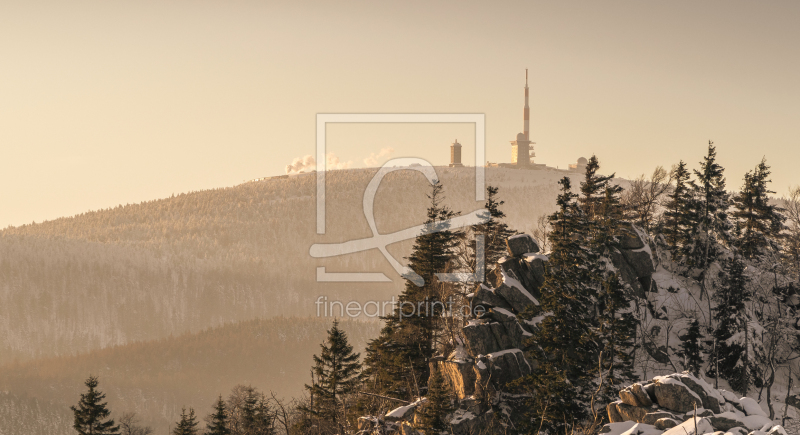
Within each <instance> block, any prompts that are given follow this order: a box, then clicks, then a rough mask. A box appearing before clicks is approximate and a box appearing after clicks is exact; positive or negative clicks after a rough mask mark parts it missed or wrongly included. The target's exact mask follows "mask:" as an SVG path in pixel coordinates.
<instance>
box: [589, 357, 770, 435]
mask: <svg viewBox="0 0 800 435" xmlns="http://www.w3.org/2000/svg"><path fill="white" fill-rule="evenodd" d="M619 395H620V398H621V399H622V400H618V401H616V402H613V403H611V404H609V405H608V407H607V412H608V418H609V420H610V421H611V423H610V424H608V425H606V426H605V427H604V428H603V430H601V433H613V434H620V435H621V434H623V433H626V432H627V431H629V430H634V428H639V429H635V430H643V429H642V428H646V429H647V430H648V431H656V432H654V433H658V434H660V435H706V434H713V435H767V434H769V435H783V434H784V433H785V431H784V429H783V428H782V427H781V426H775V425H774V422H773V421H772V420H770V419H769V417H767V414H766V413H765V412H764V410H763V409H761V406H759V404H758V402H756V401H755V400H754V399H752V398H749V397H742V398H738V397H737V396H736V395H735V394H733V393H730V392H728V391H724V390H717V389H715V388H713V387H711V386H710V385H709V384H708V383H707V382H706V381H705V380H703V379H701V378H698V377H696V376H694V375H692V374H691V373H689V372H683V373H674V374H671V375H667V376H656V377H655V378H653V382H652V383H648V384H645V385H643V384H641V383H636V384H633V385H630V386H628V387H625V388H623V389H622V390H621V391H620V392H619ZM648 401H649V405H648ZM695 425H696V427H697V430H696V431H695ZM631 433H632V434H635V433H644V432H631ZM648 433H650V432H648Z"/></svg>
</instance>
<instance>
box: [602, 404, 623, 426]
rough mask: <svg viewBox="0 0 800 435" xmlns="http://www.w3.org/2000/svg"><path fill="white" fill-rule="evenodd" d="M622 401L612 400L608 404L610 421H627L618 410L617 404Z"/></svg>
mask: <svg viewBox="0 0 800 435" xmlns="http://www.w3.org/2000/svg"><path fill="white" fill-rule="evenodd" d="M620 403H622V402H621V401H616V402H611V403H609V404H608V406H606V411H607V412H608V421H610V422H611V423H620V422H623V421H625V419H624V418H622V415H620V413H619V411H617V405H618V404H620Z"/></svg>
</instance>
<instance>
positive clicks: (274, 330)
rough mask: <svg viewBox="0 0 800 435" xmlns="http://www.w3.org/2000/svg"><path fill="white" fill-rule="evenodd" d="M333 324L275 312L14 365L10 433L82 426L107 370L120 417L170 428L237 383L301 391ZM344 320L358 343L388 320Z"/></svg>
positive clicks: (1, 377) (7, 399) (2, 392)
mask: <svg viewBox="0 0 800 435" xmlns="http://www.w3.org/2000/svg"><path fill="white" fill-rule="evenodd" d="M331 322H332V320H331V319H329V318H328V319H326V318H297V317H294V318H283V317H275V318H272V319H267V320H253V321H247V322H241V323H236V324H230V325H225V326H221V327H217V328H213V329H208V330H204V331H202V332H200V333H196V334H186V335H182V336H179V337H169V338H165V339H161V340H157V341H152V342H145V343H139V342H137V343H130V344H127V345H122V346H115V347H112V348H108V349H102V350H97V351H94V352H90V353H87V354H82V355H79V356H71V357H60V358H52V359H46V360H40V361H35V362H27V363H23V364H18V365H11V366H6V367H4V368H3V369H2V370H0V434H3V435H12V434H13V435H22V434H25V435H39V434H41V435H45V434H47V435H60V434H65V435H66V434H71V433H74V431H73V430H72V413H71V411H70V410H69V406H71V405H74V404H75V403H77V401H78V399H79V397H80V394H81V393H83V392H85V391H84V390H85V387H84V386H83V381H84V380H85V379H86V378H87V377H88V376H89V375H90V374H92V375H96V376H99V379H100V384H101V389H102V391H103V392H105V393H106V394H107V399H108V403H109V407H110V409H111V410H112V418H113V417H116V418H119V416H120V415H122V413H123V412H136V413H137V414H138V415H139V416H141V417H142V418H143V423H146V424H149V425H151V426H152V427H153V428H155V429H156V431H157V433H166V430H167V427H168V425H169V424H170V423H171V422H174V421H175V419H176V418H177V416H178V415H179V414H180V411H181V407H184V406H185V407H194V409H195V410H196V411H197V413H198V414H199V415H201V416H204V415H205V414H206V413H208V412H210V410H211V405H212V403H213V401H214V399H216V398H217V396H218V395H220V394H222V395H223V397H226V396H227V395H228V394H229V392H230V391H231V388H233V387H234V386H235V385H237V384H243V385H252V386H254V387H256V388H258V389H259V390H260V391H263V392H266V393H269V392H270V391H273V392H275V393H277V394H278V396H279V397H292V396H294V397H296V396H299V395H300V394H301V393H302V392H303V384H304V383H307V382H310V375H309V370H310V368H311V365H312V363H313V360H312V355H313V354H315V353H319V345H320V343H321V342H322V341H323V340H324V338H325V336H326V332H325V331H326V330H327V329H329V328H330V326H331ZM340 326H341V327H342V328H343V329H344V330H345V331H346V332H347V333H348V337H349V339H350V342H351V343H353V345H354V347H355V348H356V349H358V350H361V349H363V348H364V347H365V344H366V341H367V340H369V339H370V338H372V337H374V336H375V335H377V333H378V327H379V325H378V324H376V323H375V322H361V321H344V322H342V323H340Z"/></svg>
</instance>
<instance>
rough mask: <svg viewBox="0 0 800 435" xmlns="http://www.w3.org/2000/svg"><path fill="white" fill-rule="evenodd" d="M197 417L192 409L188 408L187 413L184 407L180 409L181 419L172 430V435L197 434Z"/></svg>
mask: <svg viewBox="0 0 800 435" xmlns="http://www.w3.org/2000/svg"><path fill="white" fill-rule="evenodd" d="M197 434H198V431H197V418H196V417H195V415H194V409H192V408H189V413H188V414H187V413H186V408H183V409H182V410H181V419H180V420H179V421H178V425H177V426H175V429H173V430H172V435H197Z"/></svg>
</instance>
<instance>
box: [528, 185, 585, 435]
mask: <svg viewBox="0 0 800 435" xmlns="http://www.w3.org/2000/svg"><path fill="white" fill-rule="evenodd" d="M559 184H560V185H561V193H560V194H559V196H558V201H557V203H558V207H559V208H558V211H556V213H554V214H553V215H551V216H550V224H551V226H552V231H551V233H550V240H551V242H552V249H551V252H550V256H549V258H550V261H549V262H548V268H547V269H546V271H545V280H544V284H543V285H542V288H541V289H540V292H541V298H540V304H541V305H540V306H539V307H532V308H531V309H530V310H529V311H528V312H526V313H524V316H527V317H530V316H532V315H536V314H542V315H543V319H542V320H541V322H540V323H539V328H538V329H537V331H536V332H535V333H534V335H533V337H531V338H530V339H529V344H530V346H531V347H532V350H531V355H530V356H529V358H531V359H532V360H536V361H538V362H539V364H538V367H537V368H536V369H535V370H534V372H533V374H531V375H529V376H526V377H523V378H521V379H518V380H517V381H515V382H513V383H512V387H514V388H518V389H519V390H521V391H522V392H526V393H529V394H531V399H530V400H529V406H528V409H529V411H528V414H527V417H528V421H529V422H530V425H531V426H530V427H529V428H528V429H530V430H536V428H538V427H539V426H540V425H541V427H542V430H544V431H546V432H550V433H565V432H566V433H568V432H569V431H570V430H571V429H575V425H576V424H577V423H578V422H581V421H583V420H585V419H586V417H587V416H588V415H589V411H588V409H587V408H588V406H589V403H590V395H591V393H592V392H593V391H594V390H595V389H596V384H595V382H594V380H595V375H596V374H597V372H596V370H593V368H594V367H596V366H597V362H598V356H599V352H600V351H601V348H600V346H599V344H598V340H597V336H596V332H597V331H598V323H597V318H596V315H595V313H596V303H597V288H596V285H595V284H596V282H597V277H596V276H595V271H596V268H595V264H596V261H597V260H596V257H595V255H594V253H593V252H592V251H591V248H590V246H589V244H590V240H589V234H588V227H589V220H588V218H587V215H586V213H585V212H584V208H582V207H581V206H579V205H578V203H577V202H576V200H575V198H576V197H577V195H575V194H574V193H572V187H571V183H570V179H569V178H568V177H564V178H563V179H561V181H559ZM584 204H585V203H584Z"/></svg>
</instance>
